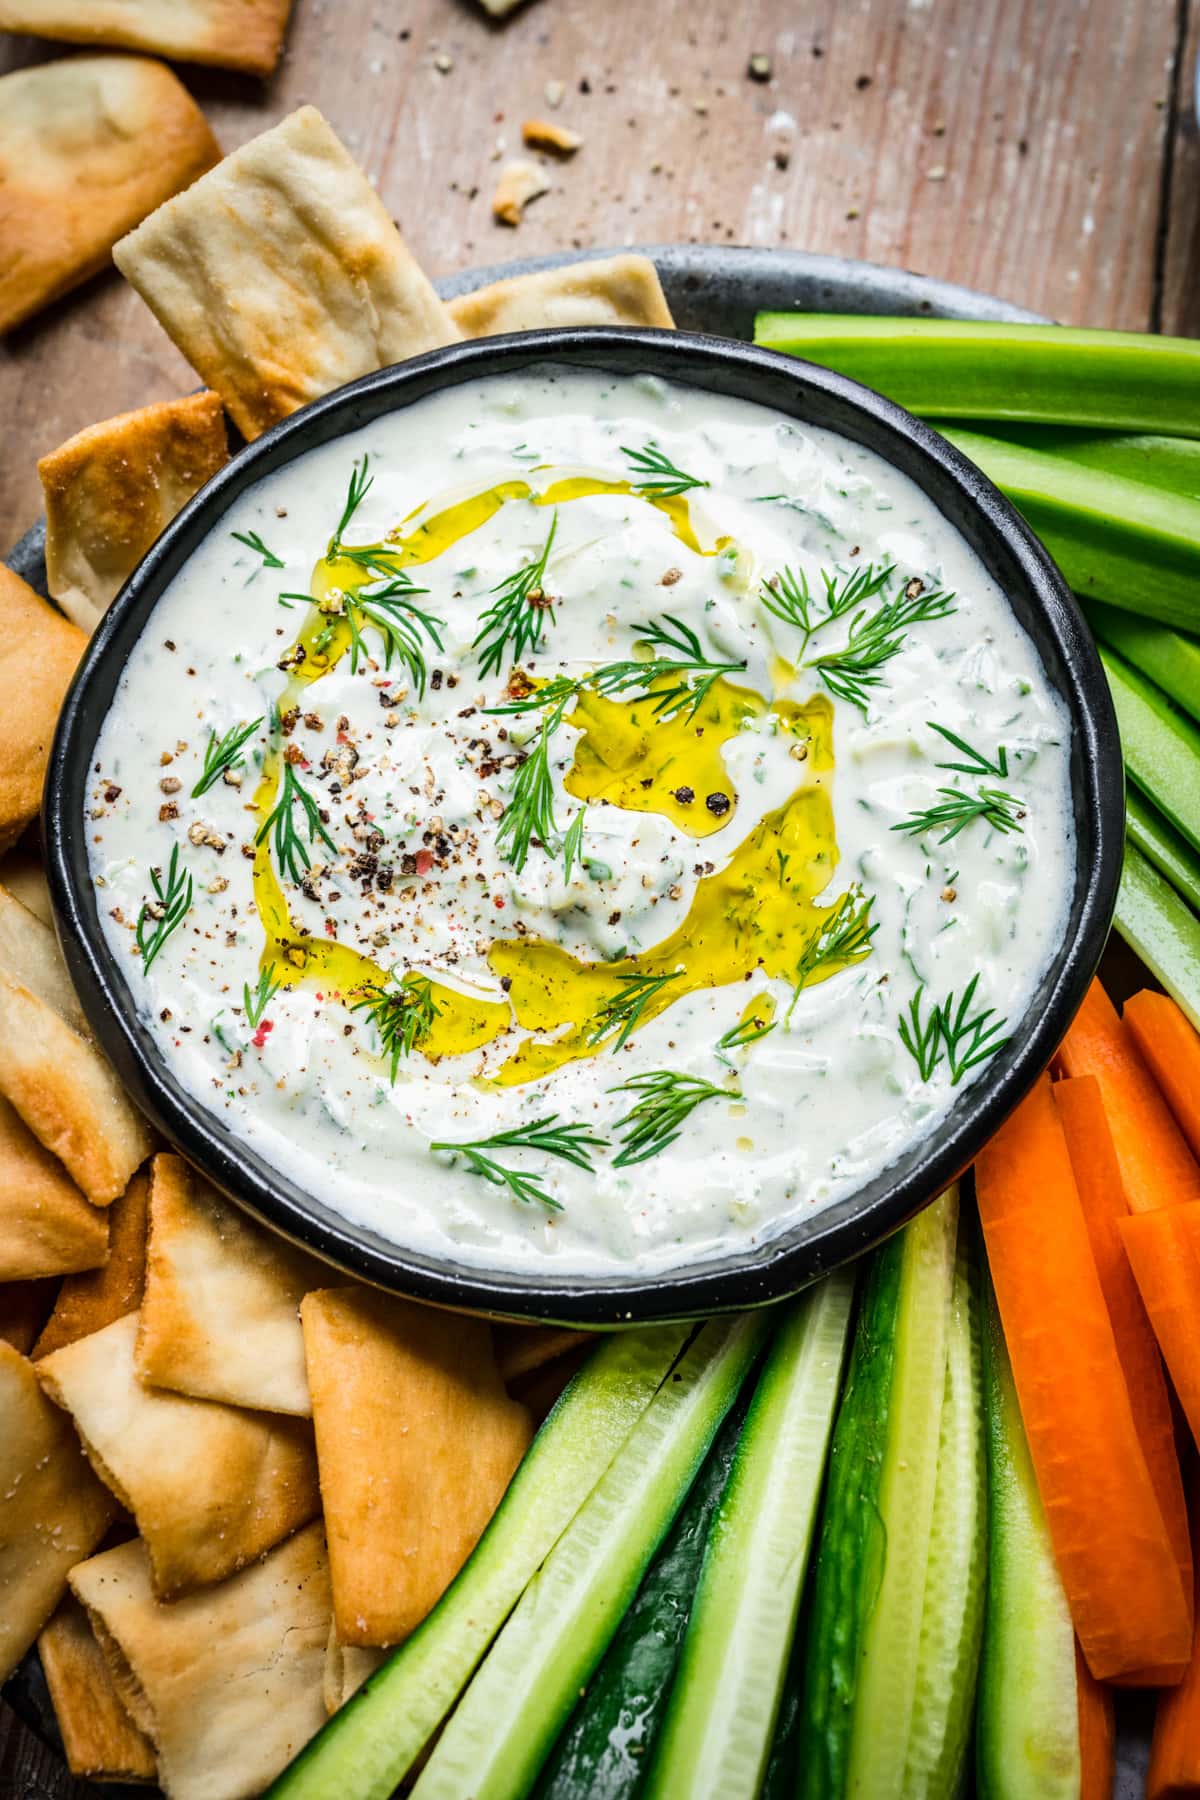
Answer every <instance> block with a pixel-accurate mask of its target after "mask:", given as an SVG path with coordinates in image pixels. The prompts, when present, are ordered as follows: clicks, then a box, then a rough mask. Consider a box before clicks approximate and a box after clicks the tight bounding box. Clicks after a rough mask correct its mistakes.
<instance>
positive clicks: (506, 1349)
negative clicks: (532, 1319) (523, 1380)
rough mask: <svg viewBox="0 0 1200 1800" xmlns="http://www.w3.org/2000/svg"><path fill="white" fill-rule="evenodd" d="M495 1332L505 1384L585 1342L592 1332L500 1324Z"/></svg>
mask: <svg viewBox="0 0 1200 1800" xmlns="http://www.w3.org/2000/svg"><path fill="white" fill-rule="evenodd" d="M495 1333H496V1366H497V1367H498V1369H499V1370H500V1379H501V1381H502V1382H503V1383H504V1385H505V1386H506V1387H511V1386H512V1384H513V1382H514V1381H517V1380H519V1379H520V1377H521V1376H522V1375H528V1374H530V1373H531V1372H532V1371H533V1370H534V1369H540V1368H543V1367H544V1366H545V1364H546V1363H548V1362H553V1361H554V1360H555V1358H556V1357H559V1356H563V1355H565V1354H566V1352H567V1351H568V1350H574V1349H575V1347H576V1345H578V1344H583V1343H586V1342H587V1340H588V1335H589V1334H588V1333H587V1332H586V1331H571V1330H569V1329H568V1328H567V1327H566V1326H563V1325H497V1326H496V1327H495Z"/></svg>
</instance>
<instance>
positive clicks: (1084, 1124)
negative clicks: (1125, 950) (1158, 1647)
mask: <svg viewBox="0 0 1200 1800" xmlns="http://www.w3.org/2000/svg"><path fill="white" fill-rule="evenodd" d="M1053 1094H1054V1103H1055V1106H1056V1107H1057V1108H1058V1116H1059V1118H1060V1119H1061V1121H1062V1127H1063V1131H1064V1132H1065V1134H1066V1139H1067V1149H1068V1151H1069V1152H1070V1157H1071V1168H1072V1170H1073V1171H1074V1175H1075V1185H1076V1187H1077V1188H1078V1190H1079V1200H1080V1204H1081V1206H1082V1207H1083V1216H1084V1221H1085V1223H1086V1225H1087V1230H1088V1237H1089V1239H1090V1241H1091V1246H1092V1255H1093V1257H1094V1258H1095V1263H1096V1273H1097V1275H1098V1276H1099V1277H1100V1290H1101V1292H1102V1293H1103V1295H1104V1303H1105V1305H1106V1306H1107V1308H1108V1316H1109V1319H1110V1320H1111V1321H1112V1328H1113V1337H1114V1339H1115V1341H1116V1346H1117V1355H1118V1357H1119V1358H1120V1362H1121V1368H1122V1370H1123V1372H1124V1375H1125V1386H1126V1388H1127V1389H1128V1391H1129V1399H1130V1402H1131V1404H1132V1408H1133V1422H1134V1425H1135V1427H1136V1429H1137V1434H1138V1440H1139V1442H1140V1443H1141V1446H1142V1454H1143V1456H1144V1457H1145V1459H1146V1467H1147V1468H1148V1469H1149V1471H1150V1479H1151V1481H1152V1482H1153V1484H1154V1492H1155V1494H1156V1496H1157V1498H1158V1506H1159V1511H1160V1512H1161V1513H1162V1517H1163V1524H1164V1525H1165V1526H1166V1528H1167V1535H1168V1537H1169V1538H1170V1540H1171V1548H1172V1549H1173V1550H1174V1552H1175V1560H1176V1562H1177V1563H1178V1564H1179V1574H1180V1579H1181V1581H1182V1582H1183V1585H1184V1591H1185V1592H1186V1593H1189V1594H1190V1593H1191V1591H1192V1545H1191V1536H1190V1533H1189V1531H1188V1517H1187V1501H1186V1499H1185V1497H1184V1492H1183V1478H1182V1476H1181V1475H1180V1473H1179V1454H1178V1450H1177V1448H1176V1444H1175V1420H1174V1417H1173V1415H1172V1412H1171V1397H1170V1394H1169V1393H1168V1391H1167V1383H1166V1378H1165V1377H1164V1375H1163V1368H1162V1358H1161V1356H1160V1355H1159V1350H1158V1343H1157V1340H1156V1339H1155V1336H1154V1332H1153V1329H1152V1327H1151V1325H1150V1321H1149V1319H1148V1318H1147V1316H1146V1308H1145V1306H1144V1305H1143V1303H1142V1297H1141V1294H1140V1293H1139V1292H1138V1286H1137V1282H1136V1281H1135V1280H1134V1278H1133V1270H1132V1269H1131V1268H1130V1266H1129V1258H1128V1257H1127V1256H1126V1254H1125V1250H1124V1247H1123V1246H1122V1243H1121V1234H1120V1231H1119V1230H1118V1224H1119V1221H1120V1220H1121V1219H1124V1218H1127V1217H1128V1214H1129V1208H1128V1206H1127V1205H1126V1201H1125V1190H1124V1188H1123V1187H1122V1185H1121V1171H1120V1167H1119V1165H1118V1163H1117V1155H1116V1151H1115V1150H1114V1148H1113V1141H1112V1133H1111V1132H1110V1131H1109V1128H1108V1119H1107V1117H1106V1115H1105V1111H1104V1101H1103V1099H1102V1097H1101V1094H1100V1084H1099V1083H1098V1082H1097V1080H1096V1079H1095V1077H1094V1076H1092V1075H1077V1076H1076V1077H1075V1078H1074V1079H1073V1080H1067V1081H1057V1082H1055V1084H1054V1088H1053ZM1182 1674H1183V1667H1182V1665H1180V1664H1178V1663H1175V1664H1172V1665H1171V1666H1170V1667H1168V1668H1157V1669H1147V1670H1145V1671H1143V1672H1141V1675H1140V1678H1138V1679H1136V1681H1134V1685H1137V1686H1140V1687H1165V1686H1167V1685H1169V1684H1170V1683H1171V1682H1175V1681H1178V1680H1179V1679H1180V1676H1181V1675H1182ZM1133 1679H1134V1678H1131V1677H1130V1676H1126V1677H1125V1680H1126V1681H1127V1682H1130V1681H1133Z"/></svg>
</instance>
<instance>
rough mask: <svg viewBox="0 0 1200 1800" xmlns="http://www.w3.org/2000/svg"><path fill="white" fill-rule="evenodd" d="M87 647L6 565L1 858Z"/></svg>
mask: <svg viewBox="0 0 1200 1800" xmlns="http://www.w3.org/2000/svg"><path fill="white" fill-rule="evenodd" d="M7 79H8V80H11V79H12V77H11V76H9V77H7ZM2 92H3V86H2V84H0V93H2ZM0 184H2V176H0ZM2 263H3V258H2V257H0V266H2ZM86 643H87V639H86V638H85V637H84V635H83V633H82V631H80V630H79V629H78V627H77V626H75V625H72V624H71V623H70V621H69V620H67V619H64V618H63V616H62V614H61V613H57V612H55V610H54V608H53V607H52V606H47V604H46V602H45V601H44V600H43V599H42V597H41V595H40V594H35V593H34V591H33V589H32V588H31V587H28V586H27V585H26V583H25V582H23V581H22V580H21V577H20V576H19V575H14V574H13V572H12V570H11V569H9V568H6V567H5V565H4V564H3V563H0V850H7V849H8V847H9V845H10V844H15V843H16V841H17V839H18V838H19V837H20V835H21V833H22V832H23V831H24V829H25V827H26V826H27V825H28V824H29V822H30V820H31V819H36V818H37V815H38V809H39V808H40V806H41V804H42V788H43V787H44V786H45V781H46V764H47V762H48V761H49V757H50V741H51V739H52V738H53V736H54V727H55V724H56V723H57V721H58V714H59V710H60V708H61V707H62V703H63V696H64V694H65V693H66V691H67V685H68V683H69V682H70V679H71V677H72V675H73V674H74V673H75V665H76V663H77V662H78V661H79V658H80V656H81V655H82V654H83V647H84V645H85V644H86Z"/></svg>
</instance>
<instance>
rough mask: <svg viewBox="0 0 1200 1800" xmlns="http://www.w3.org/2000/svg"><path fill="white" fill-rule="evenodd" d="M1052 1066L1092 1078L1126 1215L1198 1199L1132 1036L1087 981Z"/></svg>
mask: <svg viewBox="0 0 1200 1800" xmlns="http://www.w3.org/2000/svg"><path fill="white" fill-rule="evenodd" d="M1058 1062H1059V1064H1060V1066H1061V1068H1062V1070H1063V1073H1064V1074H1066V1075H1094V1076H1095V1077H1096V1079H1097V1081H1098V1082H1099V1083H1100V1091H1101V1093H1102V1094H1103V1095H1104V1110H1105V1112H1106V1113H1107V1114H1108V1123H1109V1128H1110V1130H1111V1131H1112V1137H1113V1143H1114V1144H1115V1145H1116V1148H1117V1160H1118V1161H1119V1163H1120V1165H1121V1177H1122V1180H1123V1181H1124V1183H1125V1198H1126V1199H1127V1200H1128V1202H1129V1210H1130V1212H1135V1213H1137V1212H1149V1211H1150V1209H1151V1208H1152V1207H1155V1206H1176V1205H1179V1204H1180V1203H1181V1202H1182V1201H1185V1200H1200V1165H1198V1164H1197V1162H1196V1159H1195V1157H1194V1156H1193V1155H1192V1153H1191V1151H1190V1150H1189V1149H1188V1147H1187V1143H1186V1141H1185V1139H1184V1136H1183V1133H1182V1132H1181V1131H1180V1129H1179V1127H1178V1125H1177V1124H1176V1123H1175V1121H1174V1119H1173V1118H1172V1117H1171V1109H1170V1108H1169V1106H1168V1105H1167V1103H1166V1101H1165V1100H1164V1099H1163V1097H1162V1095H1161V1094H1160V1093H1159V1091H1158V1087H1157V1085H1156V1084H1155V1080H1154V1077H1153V1076H1152V1075H1151V1073H1150V1071H1149V1069H1148V1068H1147V1067H1146V1065H1145V1063H1144V1062H1143V1061H1142V1056H1141V1052H1140V1051H1139V1049H1138V1047H1137V1045H1136V1044H1135V1043H1134V1041H1133V1033H1132V1032H1131V1031H1130V1030H1129V1029H1128V1027H1127V1026H1125V1025H1124V1024H1123V1023H1122V1021H1121V1020H1120V1019H1119V1018H1118V1017H1117V1012H1116V1008H1115V1007H1114V1006H1113V1003H1112V1001H1111V1000H1110V999H1109V997H1108V995H1107V994H1106V993H1105V991H1104V989H1103V988H1102V987H1101V986H1100V983H1099V982H1098V981H1093V983H1092V985H1091V987H1090V988H1089V989H1088V992H1087V998H1086V999H1085V1000H1084V1003H1083V1005H1082V1006H1081V1007H1080V1009H1079V1011H1078V1013H1077V1014H1076V1015H1075V1021H1074V1023H1073V1024H1072V1026H1071V1029H1070V1031H1068V1033H1067V1035H1066V1037H1065V1038H1064V1039H1063V1041H1062V1044H1061V1046H1060V1048H1059V1052H1058Z"/></svg>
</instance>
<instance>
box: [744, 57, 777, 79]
mask: <svg viewBox="0 0 1200 1800" xmlns="http://www.w3.org/2000/svg"><path fill="white" fill-rule="evenodd" d="M746 73H747V75H748V76H749V77H750V79H751V81H770V79H771V59H770V57H769V56H764V55H763V53H762V51H761V50H756V51H755V52H754V55H753V56H752V57H751V58H750V60H749V62H748V63H747V64H746Z"/></svg>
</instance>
